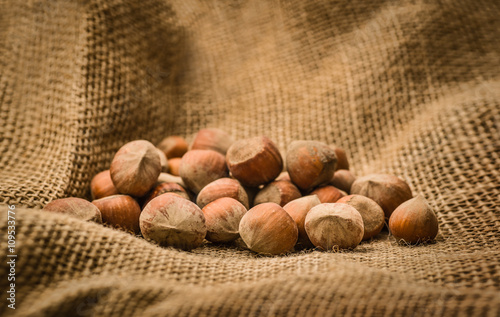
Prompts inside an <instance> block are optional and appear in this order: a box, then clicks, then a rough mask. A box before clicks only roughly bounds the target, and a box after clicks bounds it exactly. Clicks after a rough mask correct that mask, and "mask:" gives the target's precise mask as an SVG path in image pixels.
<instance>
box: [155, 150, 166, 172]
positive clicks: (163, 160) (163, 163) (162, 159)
mask: <svg viewBox="0 0 500 317" xmlns="http://www.w3.org/2000/svg"><path fill="white" fill-rule="evenodd" d="M156 150H157V152H158V155H159V156H160V165H161V172H162V173H167V172H168V170H169V167H168V160H167V157H166V156H165V153H163V151H162V150H160V149H158V148H156Z"/></svg>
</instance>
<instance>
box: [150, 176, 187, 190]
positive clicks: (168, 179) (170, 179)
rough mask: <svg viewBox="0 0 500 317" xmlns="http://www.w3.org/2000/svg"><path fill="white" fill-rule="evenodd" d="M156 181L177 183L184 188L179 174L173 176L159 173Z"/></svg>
mask: <svg viewBox="0 0 500 317" xmlns="http://www.w3.org/2000/svg"><path fill="white" fill-rule="evenodd" d="M156 182H157V183H177V184H179V185H181V186H182V187H184V188H186V184H184V182H183V181H182V178H181V177H180V176H175V175H172V174H169V173H160V175H159V176H158V180H157V181H156Z"/></svg>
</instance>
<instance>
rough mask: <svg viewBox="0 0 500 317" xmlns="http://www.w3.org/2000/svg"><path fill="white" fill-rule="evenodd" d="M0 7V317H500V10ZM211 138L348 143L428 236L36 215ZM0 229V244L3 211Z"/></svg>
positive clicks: (487, 6) (445, 6)
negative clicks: (140, 145) (312, 236)
mask: <svg viewBox="0 0 500 317" xmlns="http://www.w3.org/2000/svg"><path fill="white" fill-rule="evenodd" d="M0 4H1V5H2V10H1V12H0V144H1V145H0V149H1V151H2V155H1V157H0V175H1V177H0V202H2V203H3V204H9V205H15V206H16V243H17V244H16V252H17V255H18V258H17V264H16V308H17V309H16V310H15V311H12V310H10V309H9V308H7V304H8V303H7V301H5V300H2V301H3V303H2V304H0V312H1V313H2V314H3V313H11V314H13V313H17V314H18V315H20V316H35V315H36V316H38V315H60V316H69V315H81V316H88V315H102V316H143V315H172V316H180V315H207V316H208V315H230V314H231V315H236V314H245V315H271V316H273V315H313V314H316V315H328V314H330V315H331V314H338V315H340V314H351V315H382V314H384V315H393V316H431V315H439V316H442V315H481V316H498V315H499V314H500V295H499V293H500V292H499V291H500V273H499V271H500V261H499V258H500V251H499V241H500V234H499V230H498V226H499V225H500V220H499V207H498V206H499V202H500V201H499V200H500V199H499V197H500V190H499V185H498V184H499V183H500V172H499V171H500V163H499V162H500V161H499V152H500V151H499V150H500V143H499V130H498V122H500V93H499V92H500V80H499V76H500V75H499V69H500V55H499V52H500V20H499V19H498V12H500V6H499V5H498V4H497V3H496V2H494V1H440V2H434V1H432V2H431V1H397V2H396V1H394V2H392V1H377V2H370V1H336V2H332V1H319V0H315V1H298V0H293V1H194V0H187V1H177V0H151V1H147V2H143V1H136V0H129V1H126V0H111V1H102V0H89V1H83V0H82V1H76V0H75V1H70V0H56V1H26V2H22V1H10V0H8V1H5V0H3V1H2V2H0ZM203 127H218V128H221V129H224V130H226V131H227V132H229V133H230V134H232V135H233V136H234V137H235V138H236V139H240V138H245V137H250V136H256V135H262V134H265V135H267V136H269V137H270V138H271V139H273V140H274V141H275V142H276V143H277V144H278V146H279V147H280V149H281V150H282V151H286V147H287V144H288V143H289V142H291V141H292V140H295V139H314V140H320V141H323V142H326V143H329V144H336V145H338V146H341V147H343V148H345V149H346V150H347V153H348V156H349V158H350V162H351V166H352V170H353V171H354V172H355V173H356V174H357V175H365V174H368V173H372V172H383V173H391V174H395V175H398V176H400V177H402V178H403V179H405V180H406V181H407V182H408V183H409V184H410V186H411V188H412V191H413V193H414V194H422V195H424V196H425V197H426V198H427V199H428V201H429V203H430V205H431V206H432V207H433V208H434V210H435V211H436V213H437V216H438V219H439V223H440V233H439V235H438V237H437V239H436V242H435V243H433V244H429V245H423V246H414V247H409V246H404V245H398V244H396V243H395V242H394V240H393V239H392V237H391V236H390V235H388V234H387V233H384V234H382V235H380V236H379V237H377V238H376V239H374V240H373V241H371V242H364V243H362V244H361V245H359V246H358V247H357V248H356V249H355V250H353V251H344V252H337V253H335V252H319V251H305V252H298V253H293V254H290V255H288V256H280V257H261V256H257V255H254V254H252V253H251V252H249V251H246V250H242V249H239V248H237V247H234V246H229V247H226V246H217V245H212V244H210V243H206V244H205V245H204V246H203V247H201V248H198V249H195V250H193V251H192V252H184V251H179V250H175V249H171V248H160V247H157V246H155V245H152V244H150V243H147V242H146V241H144V240H142V239H141V238H137V237H134V236H131V235H129V234H126V233H122V232H119V231H117V230H114V229H110V228H105V227H103V226H100V225H97V224H92V223H85V222H81V221H78V220H75V219H72V218H69V217H66V216H63V215H52V214H46V213H43V212H40V211H39V210H38V208H40V207H43V206H44V205H45V204H47V203H48V202H50V201H51V200H53V199H57V198H61V197H66V196H79V197H86V198H89V183H90V180H91V178H92V176H93V175H95V174H96V173H97V172H99V171H101V170H103V169H106V168H108V167H109V164H110V162H111V159H112V157H113V154H114V153H115V151H116V150H117V149H118V148H119V147H120V146H121V145H122V144H123V143H125V142H127V141H130V140H133V139H139V138H141V139H148V140H150V141H152V142H153V143H156V142H159V141H160V140H161V139H162V138H163V137H164V136H167V135H170V134H179V135H182V136H185V137H187V138H188V139H189V138H190V137H191V136H192V134H193V133H195V132H196V131H197V130H198V129H200V128H203ZM0 221H1V222H0V228H1V232H2V236H3V237H4V238H3V239H6V236H7V235H6V232H7V207H6V206H2V207H1V216H0ZM3 241H5V240H3ZM6 253H7V249H6V247H2V248H1V249H0V254H2V258H3V259H5V258H6ZM0 268H1V270H0V272H3V273H2V274H1V276H0V286H1V289H2V291H4V290H6V289H7V286H8V284H9V282H8V281H7V278H6V276H7V272H8V270H9V267H8V266H7V263H6V261H3V260H2V262H1V264H0ZM4 294H5V293H4ZM4 297H5V296H4Z"/></svg>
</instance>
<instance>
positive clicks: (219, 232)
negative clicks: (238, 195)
mask: <svg viewBox="0 0 500 317" xmlns="http://www.w3.org/2000/svg"><path fill="white" fill-rule="evenodd" d="M202 211H203V214H204V215H205V223H206V225H207V236H206V239H207V240H208V241H211V242H221V243H223V242H231V241H234V240H236V239H238V237H239V236H240V234H239V232H238V230H239V225H240V221H241V218H242V217H243V215H244V214H245V213H246V212H247V209H246V208H245V206H243V205H242V204H241V203H240V202H239V201H237V200H236V199H233V198H229V197H223V198H219V199H216V200H214V201H212V202H210V203H209V204H208V205H206V206H205V207H203V209H202Z"/></svg>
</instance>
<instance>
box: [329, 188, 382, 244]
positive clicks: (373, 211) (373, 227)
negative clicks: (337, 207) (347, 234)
mask: <svg viewBox="0 0 500 317" xmlns="http://www.w3.org/2000/svg"><path fill="white" fill-rule="evenodd" d="M337 203H344V204H348V205H349V206H352V207H354V208H355V209H356V210H357V211H358V212H359V213H360V214H361V217H362V218H363V225H364V228H365V229H364V234H363V240H368V239H370V238H372V237H374V236H376V235H377V234H379V233H380V231H382V228H383V227H384V211H383V210H382V208H381V207H380V206H379V205H378V204H377V203H376V202H374V201H373V200H371V199H370V198H368V197H365V196H361V195H349V196H345V197H342V198H340V199H339V200H338V201H337Z"/></svg>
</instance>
